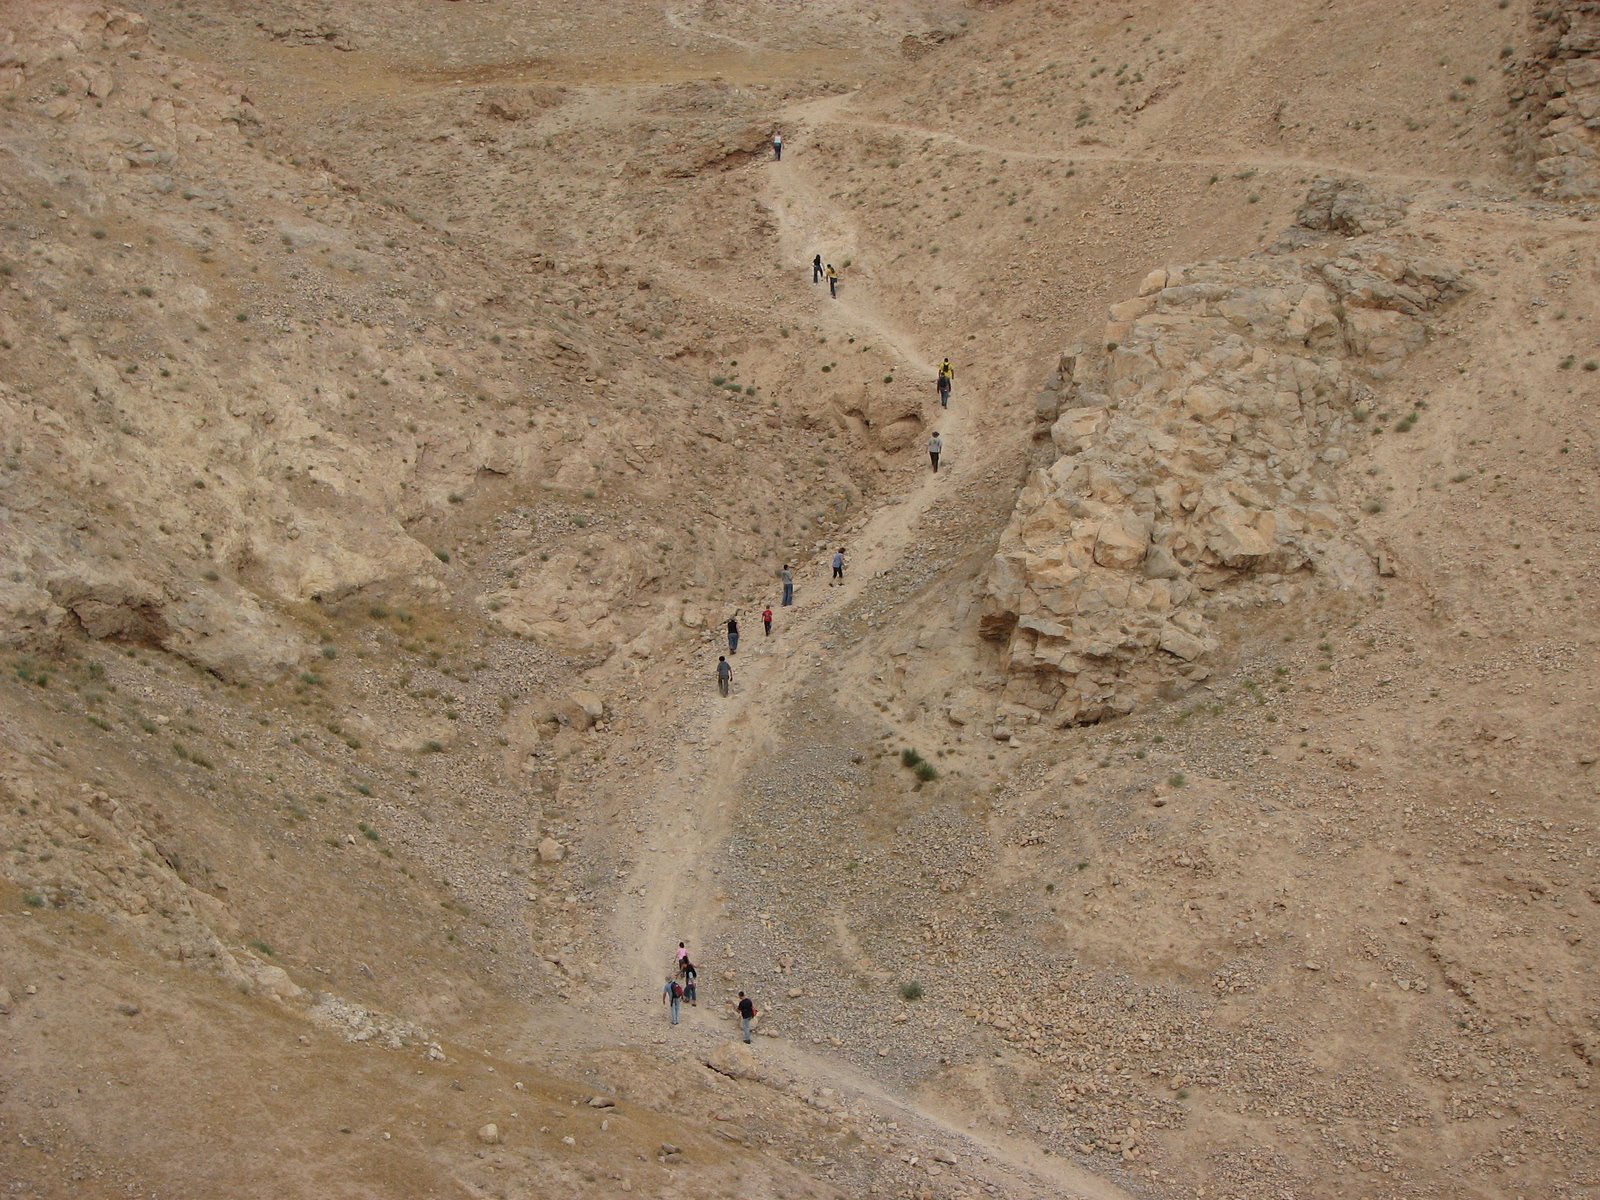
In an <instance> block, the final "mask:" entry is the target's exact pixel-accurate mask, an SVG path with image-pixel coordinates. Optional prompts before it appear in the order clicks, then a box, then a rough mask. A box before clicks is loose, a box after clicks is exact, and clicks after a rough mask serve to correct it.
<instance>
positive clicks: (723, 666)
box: [717, 654, 733, 696]
mask: <svg viewBox="0 0 1600 1200" xmlns="http://www.w3.org/2000/svg"><path fill="white" fill-rule="evenodd" d="M732 683H733V664H732V663H731V662H729V661H728V660H727V659H726V658H724V657H723V656H722V655H720V654H719V655H717V691H719V692H721V693H722V694H723V695H724V696H726V695H727V694H728V687H729V685H730V684H732Z"/></svg>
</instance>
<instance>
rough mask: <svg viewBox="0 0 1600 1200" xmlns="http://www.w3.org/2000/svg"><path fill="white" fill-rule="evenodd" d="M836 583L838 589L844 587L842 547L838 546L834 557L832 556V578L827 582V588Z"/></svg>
mask: <svg viewBox="0 0 1600 1200" xmlns="http://www.w3.org/2000/svg"><path fill="white" fill-rule="evenodd" d="M836 583H837V584H838V585H839V586H840V587H843V586H844V547H843V546H840V547H839V549H838V550H837V551H835V552H834V556H833V578H831V579H829V580H828V586H829V587H832V586H833V585H834V584H836Z"/></svg>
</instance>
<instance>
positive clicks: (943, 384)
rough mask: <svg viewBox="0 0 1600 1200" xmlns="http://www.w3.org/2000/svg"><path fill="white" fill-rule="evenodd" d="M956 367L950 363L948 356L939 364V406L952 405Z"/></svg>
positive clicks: (947, 406) (946, 406)
mask: <svg viewBox="0 0 1600 1200" xmlns="http://www.w3.org/2000/svg"><path fill="white" fill-rule="evenodd" d="M955 382H956V369H955V368H954V367H952V366H951V365H950V360H949V359H948V358H947V359H945V360H944V361H943V362H942V363H940V364H939V383H938V388H939V407H940V408H949V407H950V389H951V388H952V387H954V386H955Z"/></svg>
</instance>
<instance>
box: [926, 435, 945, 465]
mask: <svg viewBox="0 0 1600 1200" xmlns="http://www.w3.org/2000/svg"><path fill="white" fill-rule="evenodd" d="M943 449H944V440H943V439H942V438H940V436H939V431H938V430H937V429H935V430H934V431H933V436H932V437H931V438H929V439H928V457H929V458H930V459H932V460H933V473H934V474H935V475H937V474H938V473H939V454H940V452H941V451H942V450H943Z"/></svg>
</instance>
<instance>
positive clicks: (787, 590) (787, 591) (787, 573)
mask: <svg viewBox="0 0 1600 1200" xmlns="http://www.w3.org/2000/svg"><path fill="white" fill-rule="evenodd" d="M779 578H781V579H782V580H783V607H785V608H788V607H789V606H790V605H791V604H793V603H794V571H793V570H791V569H790V567H789V564H788V563H784V564H783V571H782V573H781V574H780V576H779Z"/></svg>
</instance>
